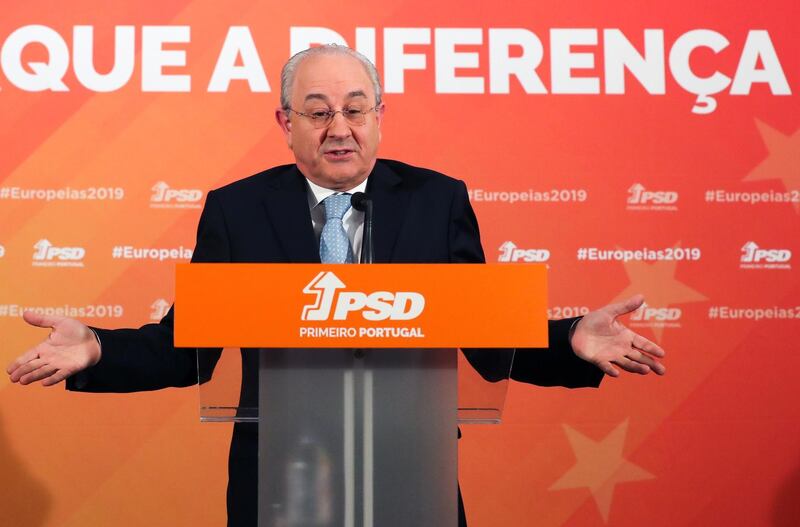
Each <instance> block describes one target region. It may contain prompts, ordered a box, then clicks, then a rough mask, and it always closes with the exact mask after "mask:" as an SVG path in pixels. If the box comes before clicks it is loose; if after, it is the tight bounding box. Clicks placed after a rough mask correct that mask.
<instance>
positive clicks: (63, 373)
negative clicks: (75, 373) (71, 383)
mask: <svg viewBox="0 0 800 527" xmlns="http://www.w3.org/2000/svg"><path fill="white" fill-rule="evenodd" d="M70 375H71V373H70V372H69V371H67V370H64V369H61V370H58V371H56V372H55V373H54V374H53V375H51V376H50V377H47V378H45V380H43V381H42V386H52V385H54V384H58V383H60V382H61V381H63V380H64V379H66V378H67V377H69V376H70Z"/></svg>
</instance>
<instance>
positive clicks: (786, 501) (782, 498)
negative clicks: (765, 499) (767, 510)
mask: <svg viewBox="0 0 800 527" xmlns="http://www.w3.org/2000/svg"><path fill="white" fill-rule="evenodd" d="M796 467H797V468H795V470H794V471H793V472H792V473H791V474H790V475H789V477H788V478H786V481H784V482H783V485H781V487H780V489H779V490H778V494H777V496H775V506H774V507H773V509H772V525H774V526H775V527H795V526H796V525H798V521H800V463H797V464H796Z"/></svg>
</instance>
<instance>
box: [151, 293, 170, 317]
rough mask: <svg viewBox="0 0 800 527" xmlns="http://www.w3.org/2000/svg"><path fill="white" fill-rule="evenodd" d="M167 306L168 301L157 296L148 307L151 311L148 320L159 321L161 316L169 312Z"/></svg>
mask: <svg viewBox="0 0 800 527" xmlns="http://www.w3.org/2000/svg"><path fill="white" fill-rule="evenodd" d="M169 306H170V304H169V302H167V301H166V300H164V299H163V298H159V299H158V300H156V301H155V302H153V303H152V304H151V305H150V309H152V311H151V312H150V320H154V321H160V320H161V319H162V318H164V317H165V316H167V313H168V312H169Z"/></svg>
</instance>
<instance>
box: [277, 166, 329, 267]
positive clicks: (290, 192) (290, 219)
mask: <svg viewBox="0 0 800 527" xmlns="http://www.w3.org/2000/svg"><path fill="white" fill-rule="evenodd" d="M267 185H268V187H267V193H266V196H265V197H264V208H265V209H266V213H267V218H268V219H269V221H270V223H271V224H272V228H273V229H274V230H275V233H276V234H277V237H278V241H279V243H280V244H281V247H282V248H283V250H284V252H285V253H286V257H287V260H288V261H289V262H292V263H319V247H318V246H317V240H316V237H315V236H314V227H313V225H312V224H311V214H310V213H309V210H308V198H307V197H306V184H305V179H304V178H303V175H302V174H300V172H299V171H298V170H297V167H292V168H290V169H289V170H286V171H285V172H283V173H282V174H280V175H278V176H277V177H275V178H271V179H270V181H269V182H268V184H267Z"/></svg>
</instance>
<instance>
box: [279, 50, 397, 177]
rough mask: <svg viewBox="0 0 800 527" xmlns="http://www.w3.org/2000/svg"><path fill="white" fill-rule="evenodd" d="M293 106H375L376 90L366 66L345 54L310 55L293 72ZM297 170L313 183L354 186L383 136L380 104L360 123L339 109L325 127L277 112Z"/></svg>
mask: <svg viewBox="0 0 800 527" xmlns="http://www.w3.org/2000/svg"><path fill="white" fill-rule="evenodd" d="M290 95H291V96H290V101H291V106H292V109H293V110H295V111H297V112H302V113H304V114H313V113H314V112H320V111H322V112H324V111H328V110H345V109H350V110H353V109H361V110H363V111H366V110H369V109H371V108H373V107H374V106H375V91H374V89H373V87H372V82H371V81H370V79H369V75H367V72H366V70H365V69H364V66H363V65H362V64H361V62H359V61H358V60H357V59H355V58H353V57H350V56H348V55H328V54H321V55H312V56H310V57H308V58H306V59H305V60H303V61H302V62H301V63H300V65H299V66H298V67H297V71H296V72H295V77H294V84H293V86H292V87H291V94H290ZM275 117H276V119H277V120H278V124H279V125H280V126H281V129H282V130H283V133H284V136H285V137H286V142H287V144H288V145H289V148H291V149H292V152H294V157H295V161H296V163H297V167H298V168H299V169H300V172H302V173H303V175H304V176H306V177H307V178H308V179H310V180H311V181H313V182H314V183H316V184H317V185H319V186H321V187H324V188H328V189H333V190H339V191H346V190H350V189H352V188H353V187H355V186H357V185H358V184H359V183H361V182H362V181H364V179H365V178H366V177H367V176H368V175H369V173H370V172H371V171H372V168H373V167H374V166H375V158H376V155H377V151H378V143H379V142H380V140H381V133H380V126H381V120H382V118H383V106H381V107H380V108H378V109H377V110H374V111H371V112H368V113H366V115H365V118H366V119H365V122H364V124H361V125H357V124H353V123H351V122H349V121H348V120H347V119H345V117H344V116H343V115H342V114H341V113H337V114H335V115H334V117H333V120H332V121H331V122H330V123H329V124H328V126H327V127H323V128H317V127H315V123H314V122H313V121H312V119H310V118H309V117H305V116H303V115H298V114H297V113H295V112H288V114H287V112H284V111H283V110H282V109H280V108H279V109H277V110H276V111H275Z"/></svg>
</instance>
